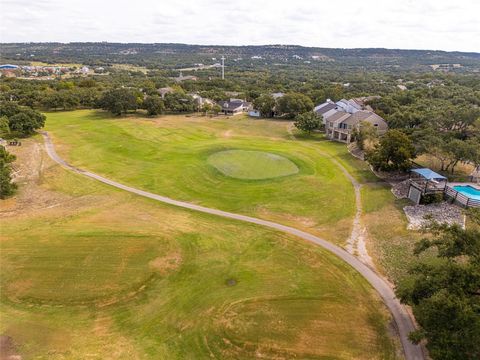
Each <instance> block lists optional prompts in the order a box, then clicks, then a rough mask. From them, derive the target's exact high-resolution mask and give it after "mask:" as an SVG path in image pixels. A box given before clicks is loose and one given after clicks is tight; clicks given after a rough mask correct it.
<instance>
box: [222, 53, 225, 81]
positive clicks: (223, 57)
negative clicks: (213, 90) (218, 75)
mask: <svg viewBox="0 0 480 360" xmlns="http://www.w3.org/2000/svg"><path fill="white" fill-rule="evenodd" d="M222 80H225V56H223V55H222Z"/></svg>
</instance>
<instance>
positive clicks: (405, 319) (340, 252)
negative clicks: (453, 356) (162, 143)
mask: <svg viewBox="0 0 480 360" xmlns="http://www.w3.org/2000/svg"><path fill="white" fill-rule="evenodd" d="M42 135H43V137H44V139H45V148H46V151H47V153H48V155H49V156H50V157H51V158H52V160H54V161H55V162H57V163H58V164H60V165H61V166H63V167H64V168H66V169H68V170H71V171H74V172H76V173H79V174H82V175H84V176H88V177H89V178H92V179H95V180H98V181H100V182H102V183H104V184H107V185H111V186H114V187H116V188H119V189H122V190H125V191H128V192H131V193H134V194H137V195H140V196H144V197H147V198H150V199H153V200H157V201H160V202H162V203H166V204H170V205H174V206H178V207H182V208H185V209H189V210H194V211H200V212H203V213H207V214H211V215H216V216H221V217H224V218H229V219H233V220H238V221H244V222H248V223H252V224H256V225H261V226H266V227H269V228H272V229H275V230H278V231H283V232H285V233H288V234H291V235H294V236H297V237H299V238H302V239H304V240H307V241H309V242H312V243H314V244H316V245H319V246H321V247H323V248H324V249H326V250H328V251H330V252H331V253H332V254H334V255H336V256H337V257H339V258H340V259H342V260H343V261H345V262H346V263H347V264H349V265H350V266H351V267H353V268H354V269H355V270H357V271H358V272H359V273H360V274H361V275H362V276H363V277H364V278H365V279H366V280H367V281H368V282H369V283H370V284H371V285H372V286H373V288H374V289H375V290H376V291H377V292H378V294H379V295H380V297H381V298H382V299H383V302H384V303H385V305H386V306H387V307H388V309H389V310H390V312H391V314H392V316H393V318H394V320H395V323H396V325H397V329H398V333H399V336H400V341H401V343H402V346H403V350H404V355H405V359H406V360H424V359H425V356H424V354H423V350H422V347H421V346H419V345H414V344H412V343H411V342H410V341H409V340H408V334H409V333H410V332H411V331H413V330H415V325H414V322H413V320H412V318H411V317H410V315H409V313H408V311H407V310H406V308H405V307H404V306H403V305H402V304H401V303H400V301H399V300H398V299H397V298H396V297H395V293H394V292H393V290H392V288H391V287H390V286H389V284H387V282H385V280H383V279H382V277H381V276H380V275H378V274H377V273H376V272H375V271H374V270H372V269H371V268H369V267H368V266H367V265H365V264H364V263H363V262H361V261H360V260H359V259H357V258H356V257H355V256H353V255H352V254H350V253H349V252H347V251H346V250H344V249H342V248H341V247H339V246H336V245H334V244H332V243H330V242H328V241H327V240H324V239H322V238H319V237H318V236H315V235H312V234H309V233H307V232H305V231H301V230H298V229H295V228H293V227H291V226H286V225H282V224H278V223H275V222H272V221H268V220H262V219H258V218H254V217H251V216H246V215H240V214H235V213H231V212H227V211H222V210H218V209H211V208H208V207H204V206H200V205H196V204H191V203H188V202H185V201H178V200H174V199H171V198H169V197H165V196H161V195H157V194H153V193H150V192H148V191H144V190H140V189H137V188H133V187H130V186H127V185H124V184H121V183H118V182H116V181H113V180H110V179H107V178H104V177H103V176H100V175H97V174H95V173H92V172H89V171H85V170H82V169H79V168H76V167H74V166H72V165H70V164H68V163H67V162H66V161H65V160H63V159H62V158H61V157H60V156H59V155H58V154H57V152H56V151H55V147H54V145H53V143H52V141H51V139H50V136H49V135H48V133H47V132H42Z"/></svg>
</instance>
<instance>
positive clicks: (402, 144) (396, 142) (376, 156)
mask: <svg viewBox="0 0 480 360" xmlns="http://www.w3.org/2000/svg"><path fill="white" fill-rule="evenodd" d="M365 155H366V156H365V158H366V160H367V161H368V162H369V163H370V164H371V165H372V166H373V168H374V169H376V170H384V171H394V170H403V171H404V170H407V169H408V168H409V167H410V166H411V160H412V159H413V158H414V157H415V147H414V146H413V143H412V140H410V138H409V137H408V136H407V135H406V134H404V133H403V132H402V131H400V130H395V129H394V130H389V131H387V133H386V134H385V135H384V136H383V137H382V138H381V139H380V142H379V144H376V145H375V147H374V148H373V149H372V150H370V151H367V152H366V154H365Z"/></svg>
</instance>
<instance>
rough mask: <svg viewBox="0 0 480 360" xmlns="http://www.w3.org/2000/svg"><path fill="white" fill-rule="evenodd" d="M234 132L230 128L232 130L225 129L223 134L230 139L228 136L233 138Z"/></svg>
mask: <svg viewBox="0 0 480 360" xmlns="http://www.w3.org/2000/svg"><path fill="white" fill-rule="evenodd" d="M232 133H233V131H232V130H231V129H230V130H227V131H225V132H224V133H223V134H222V136H223V137H224V138H227V139H228V138H231V137H232Z"/></svg>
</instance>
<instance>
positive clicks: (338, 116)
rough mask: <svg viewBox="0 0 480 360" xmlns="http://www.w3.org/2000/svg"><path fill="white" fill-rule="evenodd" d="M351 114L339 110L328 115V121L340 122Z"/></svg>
mask: <svg viewBox="0 0 480 360" xmlns="http://www.w3.org/2000/svg"><path fill="white" fill-rule="evenodd" d="M350 116H351V114H349V113H347V112H344V111H337V112H336V113H335V114H333V115H331V116H329V117H328V121H330V122H334V123H340V122H342V121H344V120H345V119H347V118H349V117H350Z"/></svg>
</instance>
